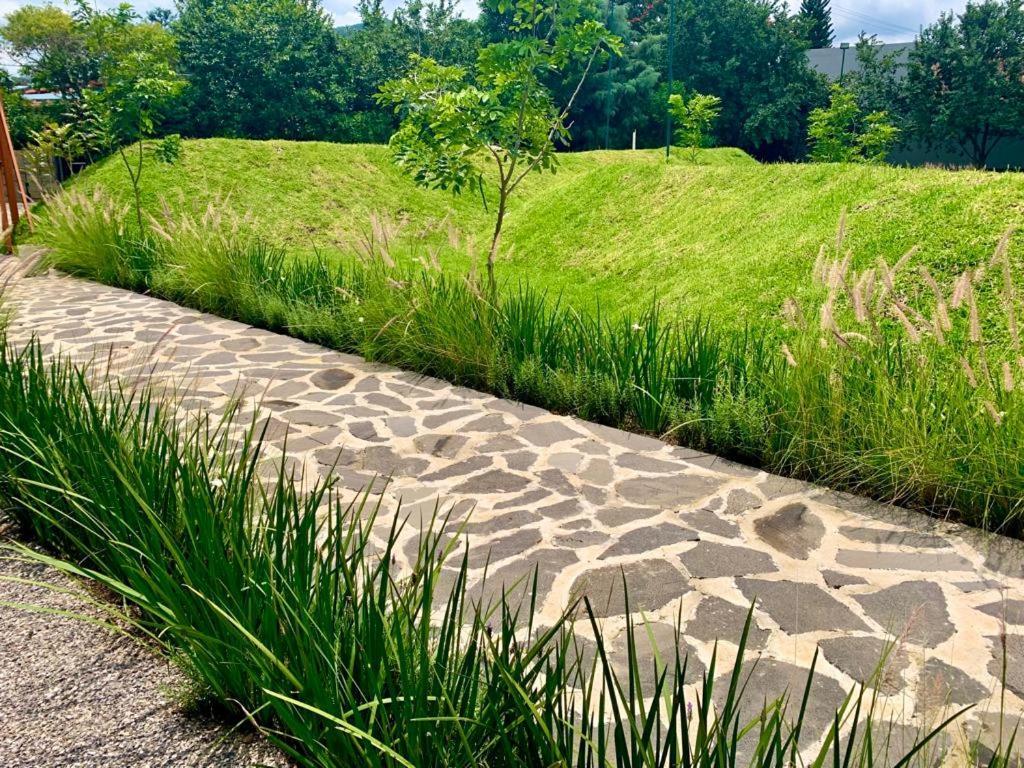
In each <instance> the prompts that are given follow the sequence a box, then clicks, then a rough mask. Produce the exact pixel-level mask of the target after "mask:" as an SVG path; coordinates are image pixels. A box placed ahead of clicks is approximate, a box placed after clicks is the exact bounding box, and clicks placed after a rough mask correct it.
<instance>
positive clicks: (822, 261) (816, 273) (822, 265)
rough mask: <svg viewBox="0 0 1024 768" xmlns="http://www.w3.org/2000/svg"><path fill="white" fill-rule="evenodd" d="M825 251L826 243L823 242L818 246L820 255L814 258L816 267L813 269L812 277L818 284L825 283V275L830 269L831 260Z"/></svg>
mask: <svg viewBox="0 0 1024 768" xmlns="http://www.w3.org/2000/svg"><path fill="white" fill-rule="evenodd" d="M825 253H826V248H825V244H824V243H822V244H821V246H820V247H819V248H818V257H817V258H816V259H815V260H814V268H813V269H812V270H811V279H812V280H814V282H815V283H817V284H818V285H824V284H825V280H826V277H825V275H826V271H827V269H828V264H829V260H828V258H827V257H826V255H825Z"/></svg>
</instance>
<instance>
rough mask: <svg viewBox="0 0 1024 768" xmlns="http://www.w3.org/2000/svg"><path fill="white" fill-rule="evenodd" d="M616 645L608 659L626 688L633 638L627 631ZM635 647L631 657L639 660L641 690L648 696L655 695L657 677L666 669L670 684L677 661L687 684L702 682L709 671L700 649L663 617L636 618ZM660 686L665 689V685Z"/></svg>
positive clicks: (669, 683) (667, 683)
mask: <svg viewBox="0 0 1024 768" xmlns="http://www.w3.org/2000/svg"><path fill="white" fill-rule="evenodd" d="M615 646H616V648H615V650H614V651H612V653H610V654H609V655H608V656H609V658H608V661H609V662H610V663H611V667H612V670H613V671H614V672H615V675H616V677H617V678H618V680H619V682H620V683H622V685H623V687H624V689H625V690H629V680H630V668H631V666H632V664H631V654H630V651H629V648H630V642H629V639H628V637H627V636H626V634H625V633H623V634H622V635H621V636H620V637H619V638H617V639H616V641H615ZM632 647H633V653H632V660H633V661H635V662H636V667H637V671H638V672H639V673H640V674H639V678H640V679H639V685H640V691H641V692H642V694H643V695H644V696H645V697H651V696H653V695H654V692H655V690H656V688H657V685H658V680H659V678H660V676H661V675H662V673H663V672H665V671H666V670H668V671H669V675H668V677H667V679H666V681H665V682H664V683H663V684H662V685H663V686H666V687H667V686H670V685H671V682H670V681H671V680H672V677H671V673H672V671H673V670H675V669H676V665H677V664H678V666H679V669H680V670H684V669H685V674H684V675H683V681H684V682H685V683H686V684H688V685H690V684H693V683H699V682H700V681H701V679H702V678H703V675H704V673H705V671H706V667H705V666H704V664H703V662H701V660H700V656H698V655H697V650H696V649H695V648H694V647H693V646H692V645H690V644H688V643H687V642H686V639H685V638H684V637H682V636H680V635H679V633H678V632H677V631H676V628H675V627H674V626H672V625H671V624H666V623H664V622H661V621H651V622H643V621H640V622H637V624H636V626H634V628H633V632H632ZM684 661H685V666H684ZM661 690H662V692H663V693H664V692H665V690H666V688H665V687H663V688H662V689H661Z"/></svg>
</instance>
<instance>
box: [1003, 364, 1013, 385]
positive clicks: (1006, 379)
mask: <svg viewBox="0 0 1024 768" xmlns="http://www.w3.org/2000/svg"><path fill="white" fill-rule="evenodd" d="M1013 384H1014V382H1013V369H1012V368H1011V367H1010V362H1009V361H1008V360H1004V361H1003V391H1004V392H1013Z"/></svg>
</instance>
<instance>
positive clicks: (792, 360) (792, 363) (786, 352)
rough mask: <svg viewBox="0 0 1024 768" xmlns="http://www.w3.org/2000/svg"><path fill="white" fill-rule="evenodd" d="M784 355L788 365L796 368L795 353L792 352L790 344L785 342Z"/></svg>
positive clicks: (783, 345) (783, 346)
mask: <svg viewBox="0 0 1024 768" xmlns="http://www.w3.org/2000/svg"><path fill="white" fill-rule="evenodd" d="M782 354H783V356H784V357H785V358H786V365H788V366H789V367H790V368H796V365H797V363H796V358H795V357H794V356H793V352H792V350H790V348H789V344H786V343H785V342H783V344H782Z"/></svg>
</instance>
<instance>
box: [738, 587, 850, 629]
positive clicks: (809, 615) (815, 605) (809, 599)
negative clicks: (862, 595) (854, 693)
mask: <svg viewBox="0 0 1024 768" xmlns="http://www.w3.org/2000/svg"><path fill="white" fill-rule="evenodd" d="M736 584H737V586H739V588H740V590H741V591H742V592H743V594H744V595H746V597H747V598H748V599H750V600H754V599H756V600H757V601H758V603H759V604H760V606H761V609H762V610H763V611H764V612H765V613H767V614H768V615H769V616H771V617H772V619H774V620H775V622H776V623H777V624H778V625H779V626H780V627H781V628H782V629H783V631H785V632H788V633H789V634H791V635H796V634H800V633H802V632H815V631H820V630H829V629H833V630H852V631H861V630H867V629H868V627H867V625H866V624H864V622H863V621H861V620H860V619H859V618H857V615H856V614H855V613H854V612H853V611H851V610H850V609H849V608H847V607H846V606H845V605H843V604H842V603H841V602H839V601H838V600H836V599H835V598H834V597H832V595H830V594H829V593H828V592H827V591H826V590H825V589H823V588H822V587H819V586H817V585H816V584H807V583H804V582H797V581H765V580H763V579H745V578H744V579H737V580H736Z"/></svg>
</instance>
